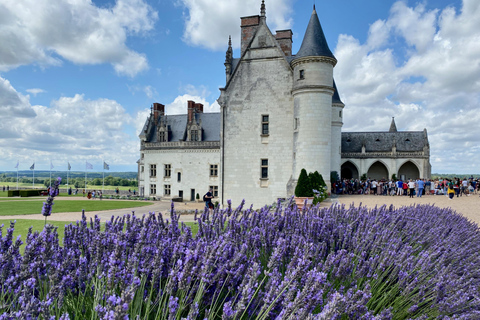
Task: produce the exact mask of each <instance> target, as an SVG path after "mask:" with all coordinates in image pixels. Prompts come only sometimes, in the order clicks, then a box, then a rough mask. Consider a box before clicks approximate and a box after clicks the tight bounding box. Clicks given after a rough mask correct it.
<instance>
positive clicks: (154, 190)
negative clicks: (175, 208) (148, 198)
mask: <svg viewBox="0 0 480 320" xmlns="http://www.w3.org/2000/svg"><path fill="white" fill-rule="evenodd" d="M152 194H154V195H156V194H157V184H156V183H155V184H153V183H152V184H150V195H152Z"/></svg>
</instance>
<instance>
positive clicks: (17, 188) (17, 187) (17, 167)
mask: <svg viewBox="0 0 480 320" xmlns="http://www.w3.org/2000/svg"><path fill="white" fill-rule="evenodd" d="M17 190H18V164H17Z"/></svg>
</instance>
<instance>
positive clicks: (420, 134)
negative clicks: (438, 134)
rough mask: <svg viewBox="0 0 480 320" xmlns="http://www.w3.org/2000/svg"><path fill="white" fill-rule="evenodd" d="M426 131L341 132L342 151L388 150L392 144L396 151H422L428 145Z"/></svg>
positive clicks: (390, 149)
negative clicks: (394, 145)
mask: <svg viewBox="0 0 480 320" xmlns="http://www.w3.org/2000/svg"><path fill="white" fill-rule="evenodd" d="M426 134H427V133H426V131H403V132H342V153H354V152H362V145H363V144H365V152H389V151H392V147H393V144H394V143H395V144H396V146H397V151H398V152H416V151H423V148H424V147H425V146H428V139H427V137H426Z"/></svg>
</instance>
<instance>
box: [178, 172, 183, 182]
mask: <svg viewBox="0 0 480 320" xmlns="http://www.w3.org/2000/svg"><path fill="white" fill-rule="evenodd" d="M180 181H182V173H181V172H177V182H180Z"/></svg>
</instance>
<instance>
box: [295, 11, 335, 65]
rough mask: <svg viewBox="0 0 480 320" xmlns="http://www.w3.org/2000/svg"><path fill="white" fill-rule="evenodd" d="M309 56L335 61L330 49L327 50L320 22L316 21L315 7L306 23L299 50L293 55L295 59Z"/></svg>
mask: <svg viewBox="0 0 480 320" xmlns="http://www.w3.org/2000/svg"><path fill="white" fill-rule="evenodd" d="M309 56H319V57H330V58H333V59H335V56H334V55H333V53H332V52H331V51H330V48H328V44H327V40H326V39H325V35H324V34H323V29H322V26H321V25H320V20H318V16H317V11H316V10H315V6H314V7H313V12H312V16H311V17H310V21H309V22H308V26H307V31H306V32H305V36H304V37H303V42H302V45H301V47H300V50H298V53H297V54H296V55H295V59H297V58H303V57H309ZM335 60H336V59H335Z"/></svg>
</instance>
